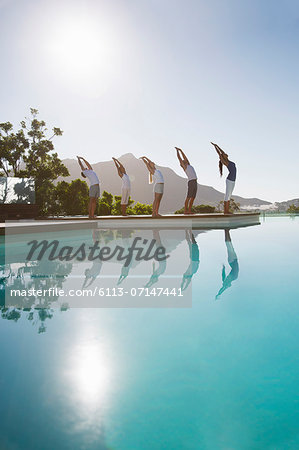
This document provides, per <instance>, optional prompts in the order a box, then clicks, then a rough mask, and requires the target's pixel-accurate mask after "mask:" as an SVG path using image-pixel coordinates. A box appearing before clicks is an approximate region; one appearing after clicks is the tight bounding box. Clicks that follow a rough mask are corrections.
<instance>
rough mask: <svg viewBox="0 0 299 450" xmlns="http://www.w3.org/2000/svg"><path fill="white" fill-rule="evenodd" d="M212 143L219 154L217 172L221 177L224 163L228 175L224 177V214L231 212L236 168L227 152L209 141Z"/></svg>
mask: <svg viewBox="0 0 299 450" xmlns="http://www.w3.org/2000/svg"><path fill="white" fill-rule="evenodd" d="M211 144H212V145H214V147H215V150H216V152H217V153H218V156H219V172H220V176H221V177H222V169H223V165H225V166H226V167H227V169H228V176H227V178H226V190H225V196H224V214H232V213H231V212H230V210H229V203H230V199H231V196H232V193H233V190H234V187H235V181H236V175H237V168H236V164H235V163H234V162H232V161H230V160H229V159H228V154H227V153H225V152H224V151H223V150H222V149H221V148H220V147H219V145H217V144H214V143H213V142H211Z"/></svg>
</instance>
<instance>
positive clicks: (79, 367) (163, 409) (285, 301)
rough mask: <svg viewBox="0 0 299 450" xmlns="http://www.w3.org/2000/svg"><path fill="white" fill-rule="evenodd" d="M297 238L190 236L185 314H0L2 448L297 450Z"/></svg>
mask: <svg viewBox="0 0 299 450" xmlns="http://www.w3.org/2000/svg"><path fill="white" fill-rule="evenodd" d="M298 231H299V218H298V217H295V218H289V217H276V218H266V219H265V221H264V222H262V224H261V225H260V226H253V227H248V228H240V229H235V230H231V231H230V233H229V234H230V239H231V241H230V243H229V244H228V242H229V241H228V239H227V235H226V236H225V232H224V231H223V230H210V231H208V232H206V233H201V234H198V235H196V237H195V239H196V242H197V246H198V249H199V252H200V253H199V254H200V264H197V265H196V270H194V274H193V277H192V288H191V287H190V289H192V307H191V308H152V309H151V308H122V309H120V308H119V309H118V308H114V309H109V308H74V309H72V308H71V309H69V310H66V311H64V310H60V309H59V308H58V309H57V308H52V309H49V310H36V311H34V312H32V311H31V313H30V311H22V312H21V313H20V314H17V313H15V314H13V313H12V312H10V316H9V315H8V314H7V311H5V309H3V308H2V315H3V319H2V320H1V319H0V351H1V353H0V354H1V371H0V389H1V390H0V392H1V402H0V410H1V418H2V420H1V433H0V448H1V449H5V450H6V449H7V450H10V449H12V450H16V449H43V450H47V449H49V450H50V449H51V450H53V449H72V450H73V449H123V450H129V449H130V450H131V449H141V450H152V449H171V450H172V449H207V450H210V449H211V450H215V449H238V450H239V449H275V450H277V449H298V448H299V429H298V423H299V395H298V390H299V388H298V377H299V351H298V350H299V286H298V279H299V278H298V268H299V239H298V236H299V233H298ZM2 245H3V244H2ZM178 248H179V247H178ZM195 253H196V252H195ZM2 254H3V248H2ZM228 260H229V261H228ZM185 263H187V266H188V261H187V260H186V261H185ZM185 263H184V264H185ZM223 266H224V268H225V271H224V269H223ZM184 267H185V269H186V268H187V267H186V264H185V265H184ZM6 270H7V268H6ZM157 285H158V283H157ZM188 289H189V288H188ZM30 314H31V315H30ZM7 319H11V320H7ZM42 331H43V332H42Z"/></svg>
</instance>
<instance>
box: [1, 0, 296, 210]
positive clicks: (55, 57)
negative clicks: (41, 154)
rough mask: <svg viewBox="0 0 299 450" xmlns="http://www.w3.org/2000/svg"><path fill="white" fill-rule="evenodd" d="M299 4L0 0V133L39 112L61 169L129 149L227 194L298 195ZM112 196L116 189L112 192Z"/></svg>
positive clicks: (260, 0)
mask: <svg viewBox="0 0 299 450" xmlns="http://www.w3.org/2000/svg"><path fill="white" fill-rule="evenodd" d="M298 44H299V3H298V1H297V0H295V1H291V0H284V1H283V2H281V1H276V0H271V1H270V0H242V1H240V0H209V1H206V0H205V1H203V0H97V1H96V0H86V1H79V0H72V1H68V0H60V1H56V0H47V1H45V0H38V1H37V0H23V1H21V0H0V46H1V68H0V92H1V101H0V122H6V121H10V122H12V123H13V124H14V125H15V126H16V127H17V126H18V124H19V122H20V121H21V120H22V119H23V118H24V117H28V116H29V111H30V107H33V108H37V109H38V110H39V112H40V118H41V119H44V120H45V121H46V123H47V125H48V127H49V129H51V128H52V127H53V126H57V127H60V128H61V129H62V130H63V131H64V134H63V136H62V137H57V138H56V140H55V141H54V144H55V149H56V151H57V152H58V154H59V156H60V157H61V158H62V159H63V158H74V157H75V156H76V155H77V154H80V155H83V156H84V157H85V158H86V159H87V160H89V161H90V162H91V163H95V162H99V161H106V160H109V159H111V157H112V156H116V157H118V156H121V155H122V154H124V153H128V152H131V153H133V154H134V155H135V156H142V155H146V156H148V157H149V158H150V159H152V160H153V161H154V162H155V163H156V164H158V165H162V166H169V167H171V168H172V169H174V170H175V171H176V172H177V173H178V174H180V175H182V176H184V173H183V172H182V169H181V168H180V166H179V165H178V162H177V159H176V154H175V150H174V146H178V147H181V148H182V149H183V150H184V151H185V153H186V154H187V156H188V158H189V160H190V163H191V164H192V165H193V166H194V167H195V169H196V171H197V175H198V181H199V183H201V184H205V185H209V186H213V187H215V188H216V189H218V190H221V191H222V192H223V190H224V183H225V179H224V177H223V178H222V179H221V178H220V177H219V172H218V160H217V155H216V153H215V151H214V149H213V147H212V146H211V144H210V141H214V142H216V143H218V144H219V145H220V147H222V148H223V149H224V150H225V151H226V152H227V153H228V154H229V157H230V159H231V160H232V161H234V162H235V163H236V165H237V169H238V178H237V183H236V187H235V194H237V195H241V196H243V197H258V198H261V199H264V200H268V201H271V202H274V201H284V200H289V199H293V198H298V197H299V189H298V181H297V179H298V166H299V148H298V147H299V145H298V143H299V127H298V119H299V110H298V108H299V106H298V105H299V102H298V96H299V90H298V73H299V70H298V69H299V67H298V66H299V59H298ZM103 188H104V187H103Z"/></svg>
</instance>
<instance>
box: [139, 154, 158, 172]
mask: <svg viewBox="0 0 299 450" xmlns="http://www.w3.org/2000/svg"><path fill="white" fill-rule="evenodd" d="M140 159H142V161H143V162H144V164H145V165H146V167H147V169H148V170H149V172H153V171H154V169H155V163H153V161H151V160H150V159H149V158H147V157H146V156H141V158H140Z"/></svg>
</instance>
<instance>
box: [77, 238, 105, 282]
mask: <svg viewBox="0 0 299 450" xmlns="http://www.w3.org/2000/svg"><path fill="white" fill-rule="evenodd" d="M92 239H93V242H94V243H95V242H97V241H99V240H100V233H99V230H93V231H92ZM102 265H103V261H102V260H101V259H99V258H97V259H94V260H93V262H92V266H91V268H90V269H86V270H85V272H84V275H85V280H84V282H83V285H82V289H84V288H87V287H89V286H91V285H92V283H93V282H94V280H95V279H96V278H97V277H98V276H99V275H100V272H101V269H102Z"/></svg>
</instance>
